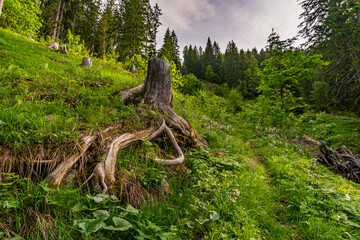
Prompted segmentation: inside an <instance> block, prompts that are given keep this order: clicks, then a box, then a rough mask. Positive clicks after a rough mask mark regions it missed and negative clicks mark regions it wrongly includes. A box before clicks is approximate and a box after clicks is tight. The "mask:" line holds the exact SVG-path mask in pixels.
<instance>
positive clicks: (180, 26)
mask: <svg viewBox="0 0 360 240" xmlns="http://www.w3.org/2000/svg"><path fill="white" fill-rule="evenodd" d="M150 2H151V3H152V5H154V4H155V3H158V5H159V6H160V8H161V10H162V13H163V15H162V16H161V22H162V26H161V27H160V29H159V33H158V47H161V46H162V42H163V37H164V34H165V30H166V28H168V27H169V28H170V29H171V30H175V32H176V34H177V36H178V39H179V45H180V50H181V52H182V50H183V48H184V46H186V45H190V44H192V45H197V46H202V47H203V48H204V47H205V45H206V40H207V37H208V36H210V38H211V40H212V41H216V42H218V43H219V45H220V48H221V51H222V52H225V49H226V46H227V44H228V42H229V41H231V40H234V42H235V43H236V45H237V46H238V47H239V48H244V49H247V48H250V49H252V48H253V47H256V48H257V49H258V50H260V49H261V48H264V47H265V46H266V40H267V37H268V36H269V34H270V33H271V29H272V28H274V29H275V31H276V32H278V33H279V34H280V36H281V38H282V39H286V38H290V37H294V36H295V35H296V34H297V31H298V29H297V26H298V24H299V23H300V20H299V15H300V13H301V11H302V10H301V8H300V6H298V4H297V1H296V0H150Z"/></svg>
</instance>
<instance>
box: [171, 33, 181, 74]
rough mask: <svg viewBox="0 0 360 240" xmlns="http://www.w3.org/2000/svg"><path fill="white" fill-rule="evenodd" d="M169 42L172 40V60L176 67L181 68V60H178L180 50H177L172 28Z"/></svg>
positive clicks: (176, 40) (176, 41)
mask: <svg viewBox="0 0 360 240" xmlns="http://www.w3.org/2000/svg"><path fill="white" fill-rule="evenodd" d="M171 42H172V53H173V56H172V60H173V61H174V63H175V65H176V67H177V69H180V68H181V61H180V50H179V43H178V38H177V36H176V33H175V31H174V30H172V32H171Z"/></svg>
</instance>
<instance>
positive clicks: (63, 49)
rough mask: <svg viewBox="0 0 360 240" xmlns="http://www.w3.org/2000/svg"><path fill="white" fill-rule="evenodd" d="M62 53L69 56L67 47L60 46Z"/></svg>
mask: <svg viewBox="0 0 360 240" xmlns="http://www.w3.org/2000/svg"><path fill="white" fill-rule="evenodd" d="M60 53H62V54H68V52H67V50H66V45H65V44H61V45H60Z"/></svg>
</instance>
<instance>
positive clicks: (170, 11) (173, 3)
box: [151, 0, 215, 31]
mask: <svg viewBox="0 0 360 240" xmlns="http://www.w3.org/2000/svg"><path fill="white" fill-rule="evenodd" d="M151 2H152V3H153V4H155V3H158V5H159V6H160V8H161V9H162V12H163V16H162V20H163V22H164V23H166V24H167V25H169V27H171V28H173V29H175V28H176V29H178V30H188V31H189V30H193V23H194V22H197V21H202V20H206V19H208V18H210V17H212V16H214V14H215V5H213V4H211V3H210V2H209V1H208V0H196V1H193V0H181V1H178V0H151ZM164 25H165V24H164Z"/></svg>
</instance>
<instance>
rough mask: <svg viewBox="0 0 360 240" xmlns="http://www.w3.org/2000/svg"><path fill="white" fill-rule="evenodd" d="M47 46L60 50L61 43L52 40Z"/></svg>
mask: <svg viewBox="0 0 360 240" xmlns="http://www.w3.org/2000/svg"><path fill="white" fill-rule="evenodd" d="M46 48H49V49H55V50H59V44H58V43H57V42H52V43H50V44H49V45H47V46H46Z"/></svg>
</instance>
